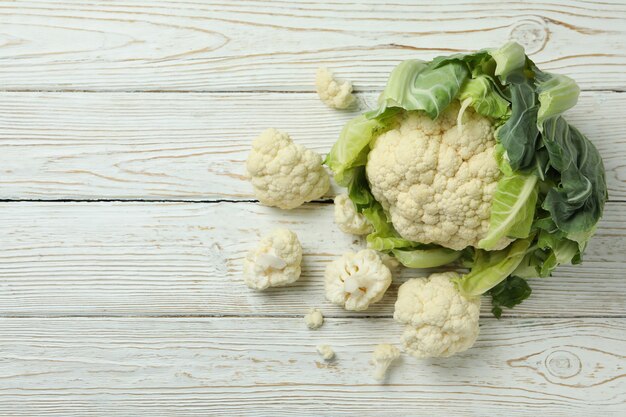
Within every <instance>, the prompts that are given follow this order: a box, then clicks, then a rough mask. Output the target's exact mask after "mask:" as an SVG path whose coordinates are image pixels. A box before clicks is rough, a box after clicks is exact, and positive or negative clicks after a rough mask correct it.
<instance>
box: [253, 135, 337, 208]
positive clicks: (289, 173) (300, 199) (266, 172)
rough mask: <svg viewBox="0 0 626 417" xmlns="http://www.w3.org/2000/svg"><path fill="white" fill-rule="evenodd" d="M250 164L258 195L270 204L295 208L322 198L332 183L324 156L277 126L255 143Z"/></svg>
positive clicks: (263, 202) (255, 190)
mask: <svg viewBox="0 0 626 417" xmlns="http://www.w3.org/2000/svg"><path fill="white" fill-rule="evenodd" d="M246 167H247V170H248V176H249V178H250V179H251V181H252V186H253V187H254V194H255V195H256V197H257V198H258V199H259V201H260V202H261V204H265V205H268V206H276V207H280V208H282V209H293V208H295V207H298V206H301V205H302V204H303V203H305V202H307V201H311V200H315V199H316V198H319V197H321V196H322V195H324V193H326V191H328V188H329V186H330V180H329V178H328V174H327V173H326V171H325V170H324V167H323V166H322V158H321V157H320V156H319V155H318V154H316V153H315V152H313V151H312V150H310V149H306V148H305V147H304V146H302V145H298V144H295V143H293V141H292V140H291V138H290V137H289V135H287V134H286V133H282V132H279V131H278V130H276V129H267V130H265V131H264V132H263V133H261V136H259V137H258V138H257V139H255V140H254V142H252V151H251V152H250V155H249V156H248V161H247V165H246Z"/></svg>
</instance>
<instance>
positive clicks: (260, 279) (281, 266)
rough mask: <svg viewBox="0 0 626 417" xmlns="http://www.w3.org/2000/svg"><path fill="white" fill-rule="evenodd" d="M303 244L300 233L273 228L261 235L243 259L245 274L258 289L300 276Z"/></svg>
mask: <svg viewBox="0 0 626 417" xmlns="http://www.w3.org/2000/svg"><path fill="white" fill-rule="evenodd" d="M301 261H302V246H301V245H300V241H299V240H298V236H296V234H295V233H294V232H292V231H291V230H288V229H277V230H274V231H273V232H272V233H271V234H269V235H268V236H265V237H264V238H263V239H261V242H260V243H259V246H258V247H257V248H256V249H253V250H251V251H250V252H248V255H247V256H246V258H245V260H244V268H243V277H244V281H245V283H246V285H247V286H248V287H250V288H252V289H255V290H264V289H267V288H269V287H281V286H283V285H287V284H291V283H293V282H295V281H296V280H297V279H298V278H299V277H300V262H301Z"/></svg>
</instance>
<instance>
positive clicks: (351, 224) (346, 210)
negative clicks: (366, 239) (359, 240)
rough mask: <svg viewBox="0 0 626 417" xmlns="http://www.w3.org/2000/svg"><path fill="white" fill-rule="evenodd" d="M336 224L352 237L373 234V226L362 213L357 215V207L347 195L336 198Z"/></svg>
mask: <svg viewBox="0 0 626 417" xmlns="http://www.w3.org/2000/svg"><path fill="white" fill-rule="evenodd" d="M335 223H337V226H338V227H339V229H340V230H341V231H342V232H344V233H349V234H352V235H367V234H368V233H372V232H373V228H372V225H371V224H370V222H369V221H368V220H367V219H366V218H365V216H364V215H363V214H361V213H357V211H356V206H355V205H354V203H353V202H352V200H350V197H348V195H347V194H339V195H338V196H337V197H335Z"/></svg>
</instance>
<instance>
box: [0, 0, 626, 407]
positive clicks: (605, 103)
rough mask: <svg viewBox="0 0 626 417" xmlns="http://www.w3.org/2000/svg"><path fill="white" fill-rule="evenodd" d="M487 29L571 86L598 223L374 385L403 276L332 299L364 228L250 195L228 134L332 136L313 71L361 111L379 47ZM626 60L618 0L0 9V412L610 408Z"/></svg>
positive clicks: (306, 140)
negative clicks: (360, 306) (582, 255)
mask: <svg viewBox="0 0 626 417" xmlns="http://www.w3.org/2000/svg"><path fill="white" fill-rule="evenodd" d="M421 3H423V4H421ZM508 39H515V40H517V41H519V42H521V43H522V44H524V45H525V46H526V48H527V50H528V52H529V53H530V54H531V56H532V58H533V59H534V60H535V61H536V62H537V63H538V64H539V65H540V66H541V67H542V68H544V69H546V70H552V71H557V72H560V73H564V74H567V75H569V76H571V77H573V78H575V79H576V80H577V81H578V82H579V84H580V85H581V87H582V89H583V93H582V95H581V99H580V103H579V105H578V106H577V107H576V108H575V109H573V110H572V111H571V112H570V114H569V118H570V120H571V121H572V122H573V123H575V124H576V125H577V126H578V127H579V128H580V129H581V130H582V131H583V132H585V133H586V134H588V135H589V136H590V137H591V138H592V140H593V141H594V142H595V143H596V145H597V146H598V148H599V150H600V152H601V153H602V155H603V158H604V161H605V164H606V169H607V180H608V184H609V192H610V202H609V203H608V204H607V207H606V213H605V217H604V219H603V220H602V222H601V224H600V227H599V229H598V233H597V236H596V237H595V238H594V240H593V242H592V243H591V245H590V247H589V250H588V253H587V256H586V259H585V263H584V265H582V266H576V267H569V266H566V267H562V268H560V269H559V271H558V272H557V273H556V274H555V275H554V277H552V278H550V279H545V280H534V281H533V282H532V286H533V290H534V292H533V296H532V298H531V299H529V300H528V301H527V302H525V303H524V304H523V305H522V306H520V307H519V308H516V309H515V310H513V311H511V312H506V313H505V316H504V318H503V319H502V320H500V321H497V320H495V319H493V318H492V317H490V315H489V312H488V308H485V309H484V318H483V319H482V326H481V335H480V338H479V340H478V342H477V344H476V347H475V348H473V349H472V350H470V351H468V352H466V353H464V354H462V355H459V356H457V357H455V358H451V359H446V360H433V361H422V362H420V361H417V360H414V359H411V358H404V359H403V360H402V362H401V363H399V364H397V366H394V367H393V368H392V370H391V373H390V376H389V379H388V381H387V383H386V384H385V385H378V384H376V383H375V381H373V380H372V379H371V378H370V369H371V368H370V365H369V364H368V361H369V358H370V354H371V351H372V349H373V347H374V345H375V344H377V343H380V342H389V341H390V342H396V341H397V340H398V338H399V334H400V332H401V328H400V327H399V326H397V325H396V324H394V322H393V321H392V320H391V314H392V305H393V302H394V298H395V295H396V291H397V287H398V285H399V284H400V283H401V282H402V281H403V280H404V279H406V278H407V277H411V276H417V275H419V274H420V272H415V271H404V272H402V273H400V274H398V275H397V277H396V279H395V281H394V285H393V286H392V288H391V290H390V291H389V293H388V295H387V296H386V297H385V298H384V299H383V301H382V302H381V303H380V304H378V305H376V306H375V307H374V308H372V309H371V310H369V311H367V312H366V313H363V314H354V313H346V312H345V311H343V310H341V309H338V308H335V307H332V306H330V305H329V304H328V303H327V302H325V301H324V297H323V291H322V279H321V277H322V271H323V268H324V267H325V265H326V263H327V262H329V260H331V259H333V258H334V257H336V256H338V255H339V254H340V253H342V252H343V251H345V250H348V249H353V248H357V247H360V246H361V245H362V243H361V242H359V241H358V240H355V239H354V238H352V237H350V236H346V235H344V234H342V233H340V232H339V231H337V230H336V228H335V227H334V226H333V222H332V207H331V206H330V205H328V204H327V201H326V202H318V203H312V204H308V205H306V206H304V207H302V208H301V209H297V210H295V211H292V212H282V211H277V210H274V209H269V208H266V207H262V206H259V205H258V204H257V203H256V202H255V201H254V200H253V196H252V194H251V188H250V186H249V184H248V183H247V182H246V181H245V180H244V177H243V175H242V174H243V162H244V160H245V158H246V155H247V151H248V148H249V144H250V141H251V140H252V139H253V137H254V136H255V135H256V134H257V133H258V132H259V131H261V130H262V129H264V128H267V127H276V128H280V129H284V130H286V131H288V132H290V133H291V134H292V136H293V137H294V139H295V140H296V141H298V142H300V143H303V144H304V145H306V146H309V147H311V148H313V149H315V150H317V151H319V152H320V153H325V152H327V151H328V150H329V148H330V146H331V144H332V143H333V141H334V140H335V138H336V137H337V134H338V132H339V130H340V128H341V126H342V124H343V123H344V122H345V121H346V120H348V119H349V118H350V117H353V116H354V114H356V113H349V112H337V111H332V110H329V109H327V108H325V107H324V106H323V105H322V104H321V103H320V102H319V101H318V100H317V98H316V95H315V94H314V92H313V79H314V72H315V69H316V68H317V67H318V66H319V65H326V66H329V67H331V68H332V69H334V70H335V71H336V73H337V74H338V75H339V76H340V77H345V78H347V79H351V80H353V81H354V84H355V87H356V90H357V91H358V93H359V94H358V97H359V100H360V103H361V107H362V108H365V107H366V106H367V105H368V104H369V103H373V101H374V98H375V96H376V92H377V91H379V90H380V89H381V87H382V86H383V84H384V82H385V79H386V77H387V74H388V73H389V71H390V70H391V69H392V68H393V66H394V65H395V64H396V63H397V62H398V61H399V60H402V59H407V58H421V59H428V58H431V57H433V56H436V55H439V54H448V53H453V52H457V51H468V50H473V49H477V48H482V47H487V46H497V45H499V44H501V43H502V42H504V41H506V40H508ZM625 66H626V2H624V1H608V0H602V1H590V0H589V1H569V0H536V1H523V2H522V1H520V2H508V1H502V0H481V1H476V0H455V1H449V2H417V1H404V0H393V1H389V2H386V1H383V0H368V1H361V0H359V1H354V2H338V1H337V2H335V1H330V0H308V1H307V0H303V1H299V2H283V1H277V0H273V1H255V0H249V1H225V0H224V1H161V0H141V1H132V2H131V1H123V0H112V1H71V0H67V1H53V0H49V1H3V2H0V200H2V201H0V226H1V227H0V415H1V416H29V417H30V416H47V415H59V416H96V415H98V416H113V415H119V416H126V415H128V416H138V415H151V416H174V415H176V416H192V415H194V416H195V415H197V416H206V415H219V416H231V415H232V416H241V415H254V416H286V415H299V416H378V415H387V416H407V415H424V416H451V415H454V416H456V415H462V416H485V415H493V416H500V415H508V416H524V415H539V416H567V417H572V416H595V415H601V416H603V417H609V416H624V415H626V356H625V355H626V279H625V278H626V277H625V275H626V253H625V252H626V212H625V211H626V139H625V137H626V110H625V109H626V70H625V68H626V67H625ZM335 191H336V190H333V191H332V192H331V193H330V194H329V195H328V197H331V196H332V193H334V192H335ZM279 224H284V225H288V226H289V227H291V228H293V229H294V230H295V231H296V232H297V233H299V235H300V237H301V240H302V242H303V245H304V248H305V252H306V257H305V261H304V272H303V277H302V278H301V279H300V281H298V283H297V284H296V285H294V286H293V287H291V288H288V289H280V290H274V291H268V292H267V293H263V294H258V293H253V292H250V291H249V290H247V288H245V287H244V285H243V284H242V282H241V276H240V275H241V260H242V256H243V254H244V252H245V251H246V250H247V249H248V248H250V247H251V246H252V245H254V244H255V242H256V240H257V239H258V237H259V236H260V235H261V234H263V233H266V232H268V231H269V230H271V229H272V228H273V227H275V226H276V225H279ZM486 301H487V300H486ZM485 304H488V303H485ZM309 307H320V308H322V310H323V311H324V312H325V313H326V317H327V319H326V324H325V325H324V327H322V329H320V330H319V331H315V332H312V331H309V330H307V329H306V328H305V327H304V324H303V321H302V318H301V316H302V315H303V314H304V313H305V312H306V310H307V309H308V308H309ZM486 307H487V306H486ZM318 343H328V344H331V345H332V346H334V347H335V350H336V352H337V361H335V362H332V363H330V364H327V363H324V362H323V361H322V360H321V359H320V358H319V357H318V355H317V354H316V352H315V346H316V345H317V344H318Z"/></svg>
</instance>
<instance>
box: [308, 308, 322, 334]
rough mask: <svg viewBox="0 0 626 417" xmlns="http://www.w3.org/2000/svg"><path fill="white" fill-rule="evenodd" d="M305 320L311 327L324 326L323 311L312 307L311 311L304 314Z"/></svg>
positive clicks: (313, 328)
mask: <svg viewBox="0 0 626 417" xmlns="http://www.w3.org/2000/svg"><path fill="white" fill-rule="evenodd" d="M304 322H305V323H306V326H307V327H308V328H309V329H312V330H315V329H319V328H320V327H322V324H324V316H323V315H322V312H321V311H320V310H319V309H317V308H312V309H311V310H309V312H308V313H307V314H306V315H305V316H304Z"/></svg>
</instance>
